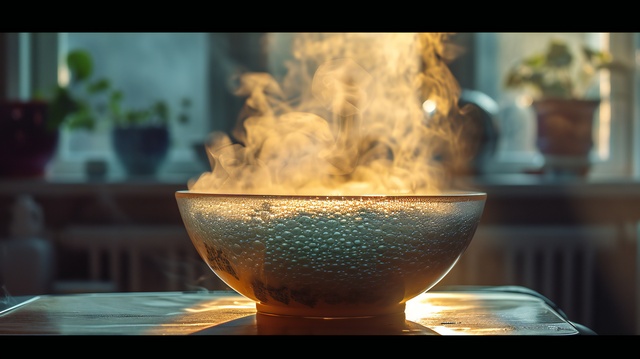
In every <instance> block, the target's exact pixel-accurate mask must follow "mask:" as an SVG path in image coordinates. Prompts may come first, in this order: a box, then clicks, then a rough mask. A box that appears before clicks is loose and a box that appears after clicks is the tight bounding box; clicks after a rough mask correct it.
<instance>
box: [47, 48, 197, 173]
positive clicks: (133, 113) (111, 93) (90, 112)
mask: <svg viewBox="0 0 640 359" xmlns="http://www.w3.org/2000/svg"><path fill="white" fill-rule="evenodd" d="M66 64H67V67H68V70H69V83H68V85H66V86H57V87H56V88H55V89H54V91H53V95H52V96H50V98H49V99H48V100H47V102H48V103H49V115H50V118H49V125H50V127H52V128H59V127H62V126H66V127H67V128H69V129H86V130H93V129H95V127H96V126H97V124H98V123H99V122H100V121H106V122H110V124H111V127H112V129H111V131H112V136H111V139H112V145H113V149H114V151H115V154H116V156H117V158H118V159H119V160H120V162H121V164H122V165H123V167H124V169H125V170H126V172H127V174H129V175H154V174H155V173H156V171H157V169H158V167H159V166H160V165H161V164H162V162H163V161H164V159H165V157H166V155H167V153H168V149H169V141H170V136H169V127H168V126H169V121H170V119H171V110H170V107H169V105H168V103H167V102H166V101H164V100H158V101H156V102H154V103H153V104H151V105H150V106H148V107H145V108H137V109H132V108H125V107H124V106H123V99H124V93H123V92H122V91H121V90H119V89H115V88H114V87H113V86H112V84H111V81H110V80H109V79H108V78H104V77H103V78H98V79H93V77H92V75H93V59H92V57H91V54H90V53H89V52H88V51H86V50H83V49H76V50H72V51H70V52H69V53H68V54H67V56H66ZM40 97H44V98H46V97H45V96H43V95H40ZM190 106H191V103H190V100H189V99H188V98H185V99H182V101H181V110H182V111H181V112H180V113H179V114H178V116H177V119H178V121H179V122H180V123H186V122H188V120H189V117H188V115H187V111H188V110H189V108H190Z"/></svg>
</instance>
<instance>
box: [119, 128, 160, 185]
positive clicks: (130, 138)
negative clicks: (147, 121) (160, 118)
mask: <svg viewBox="0 0 640 359" xmlns="http://www.w3.org/2000/svg"><path fill="white" fill-rule="evenodd" d="M111 140H112V144H113V149H114V151H115V153H116V156H117V158H118V159H119V160H120V163H121V164H122V166H123V167H124V169H125V171H126V173H127V174H128V175H129V176H155V175H156V174H157V172H158V169H159V168H160V166H161V165H162V164H163V163H164V161H165V159H166V157H167V153H168V152H169V130H168V128H167V127H164V126H147V127H135V126H132V127H115V128H114V129H113V132H112V136H111Z"/></svg>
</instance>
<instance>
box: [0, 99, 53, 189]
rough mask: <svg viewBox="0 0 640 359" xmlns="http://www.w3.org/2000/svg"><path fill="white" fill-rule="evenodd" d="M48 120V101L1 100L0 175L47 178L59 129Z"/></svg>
mask: <svg viewBox="0 0 640 359" xmlns="http://www.w3.org/2000/svg"><path fill="white" fill-rule="evenodd" d="M47 119H48V105H47V103H45V102H40V101H0V176H6V177H42V176H44V175H45V172H46V167H47V165H48V164H49V162H50V161H51V159H52V158H53V156H54V155H55V152H56V148H57V146H58V130H57V129H49V128H48V126H47Z"/></svg>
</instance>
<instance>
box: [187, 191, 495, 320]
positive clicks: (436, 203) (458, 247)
mask: <svg viewBox="0 0 640 359" xmlns="http://www.w3.org/2000/svg"><path fill="white" fill-rule="evenodd" d="M176 200H177V203H178V207H179V210H180V214H181V216H182V219H183V221H184V225H185V228H186V230H187V232H188V234H189V236H190V238H191V241H192V242H193V245H194V246H195V248H196V249H197V251H198V253H199V254H200V256H201V257H202V259H203V260H204V261H205V262H206V263H207V264H208V266H209V267H210V268H211V269H212V270H213V272H214V273H215V274H216V275H217V276H218V277H219V278H220V279H221V280H223V281H224V282H225V283H226V284H227V285H229V286H230V287H231V288H233V289H234V290H235V291H237V292H238V293H240V294H242V295H244V296H245V297H247V298H250V299H252V300H254V301H255V302H256V309H257V311H258V312H259V313H262V314H273V315H288V316H297V317H343V318H344V317H363V316H378V315H386V314H394V313H402V312H404V309H405V303H406V301H408V300H409V299H412V298H414V297H416V296H417V295H419V294H421V293H423V292H425V291H427V290H429V289H431V288H432V287H433V286H434V285H436V284H437V283H438V282H439V281H440V280H441V279H442V278H443V277H444V276H445V275H446V274H447V273H448V272H449V271H450V270H451V268H453V266H454V265H455V263H456V262H457V261H458V260H459V258H460V256H461V255H462V254H463V252H464V251H465V250H466V248H467V247H468V245H469V243H470V242H471V240H472V238H473V236H474V233H475V231H476V228H477V226H478V224H479V222H480V217H481V215H482V212H483V209H484V204H485V201H486V194H485V193H480V192H452V193H448V194H443V195H407V196H284V195H232V194H229V195H225V194H213V193H195V192H190V191H178V192H176Z"/></svg>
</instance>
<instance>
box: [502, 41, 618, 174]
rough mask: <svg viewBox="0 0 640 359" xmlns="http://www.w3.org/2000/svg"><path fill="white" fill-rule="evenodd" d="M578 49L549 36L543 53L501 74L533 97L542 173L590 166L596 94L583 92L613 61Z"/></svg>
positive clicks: (511, 86) (583, 171) (582, 171)
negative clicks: (505, 75) (549, 39)
mask: <svg viewBox="0 0 640 359" xmlns="http://www.w3.org/2000/svg"><path fill="white" fill-rule="evenodd" d="M580 50H581V51H580V53H579V54H577V55H576V54H574V53H572V52H571V49H570V47H569V45H568V44H567V43H566V42H565V41H563V40H559V39H552V40H551V41H550V42H549V46H548V48H547V50H546V52H542V53H536V54H533V55H531V56H528V57H525V58H523V59H522V60H520V61H519V62H518V63H516V64H515V66H513V67H512V68H511V69H510V70H509V72H508V73H507V77H506V82H505V86H506V87H507V88H509V89H525V90H529V91H530V93H531V95H532V97H533V102H532V108H533V110H534V112H535V115H536V123H537V128H538V131H537V136H536V145H537V147H538V149H539V151H540V152H541V154H542V155H543V157H544V160H545V163H544V168H543V170H544V171H545V172H547V173H554V174H571V175H574V174H578V175H586V174H587V173H588V171H589V169H590V165H591V161H590V159H589V156H590V151H591V149H592V147H593V118H594V114H595V111H596V109H597V108H598V106H599V104H600V99H598V98H589V97H588V96H587V91H588V90H589V89H591V88H592V81H593V79H594V77H595V75H596V74H597V73H598V71H599V70H602V69H609V68H612V67H613V64H614V62H613V59H612V56H611V54H610V53H609V52H607V51H598V50H594V49H592V48H589V47H588V46H582V47H581V49H580Z"/></svg>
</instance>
